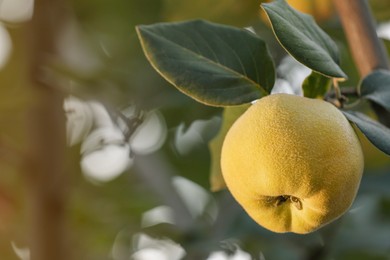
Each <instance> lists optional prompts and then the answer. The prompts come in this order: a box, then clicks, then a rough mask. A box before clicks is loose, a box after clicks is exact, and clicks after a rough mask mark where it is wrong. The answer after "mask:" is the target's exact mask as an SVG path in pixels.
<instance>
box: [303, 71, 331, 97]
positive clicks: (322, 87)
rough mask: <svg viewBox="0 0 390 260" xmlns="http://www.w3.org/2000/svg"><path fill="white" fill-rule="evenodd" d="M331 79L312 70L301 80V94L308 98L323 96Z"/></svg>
mask: <svg viewBox="0 0 390 260" xmlns="http://www.w3.org/2000/svg"><path fill="white" fill-rule="evenodd" d="M331 82H332V81H331V79H330V78H328V77H325V76H324V75H322V74H319V73H317V72H315V71H313V72H312V73H311V74H310V75H309V76H308V77H307V78H306V79H305V81H304V82H303V84H302V88H303V94H304V96H305V97H308V98H318V97H323V96H324V95H325V93H326V92H327V91H328V89H329V87H330V84H331Z"/></svg>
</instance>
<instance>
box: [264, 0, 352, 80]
mask: <svg viewBox="0 0 390 260" xmlns="http://www.w3.org/2000/svg"><path fill="white" fill-rule="evenodd" d="M262 7H263V8H264V10H265V11H266V13H267V15H268V18H269V19H270V21H271V24H272V28H273V30H274V33H275V35H276V37H277V38H278V40H279V42H280V44H281V45H282V46H283V47H284V48H285V49H286V51H287V52H289V53H290V54H291V55H292V56H293V57H294V58H295V59H297V60H298V61H299V62H301V63H302V64H304V65H306V66H307V67H309V68H311V69H312V70H314V71H317V72H319V73H321V74H324V75H326V76H329V77H335V78H347V76H346V75H345V73H344V72H343V71H342V70H341V68H340V67H339V65H338V64H339V52H338V48H337V45H336V44H335V43H334V41H333V40H332V39H331V38H330V37H329V36H328V35H327V34H326V33H325V32H324V31H323V30H322V29H321V28H320V27H319V26H318V25H317V24H316V23H315V21H314V19H313V17H311V16H309V15H306V14H303V13H301V12H298V11H296V10H295V9H293V8H291V7H290V6H289V5H288V4H287V3H286V1H285V0H276V1H273V2H272V3H267V4H262Z"/></svg>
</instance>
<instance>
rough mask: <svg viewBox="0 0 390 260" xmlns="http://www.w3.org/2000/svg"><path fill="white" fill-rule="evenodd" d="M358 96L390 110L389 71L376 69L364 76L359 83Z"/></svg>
mask: <svg viewBox="0 0 390 260" xmlns="http://www.w3.org/2000/svg"><path fill="white" fill-rule="evenodd" d="M360 96H361V97H362V98H365V99H368V100H370V101H373V102H375V103H377V104H379V105H381V106H382V107H383V108H385V109H386V110H387V111H389V112H390V72H389V71H385V70H377V71H374V72H372V73H371V74H369V75H368V76H366V77H365V78H364V79H363V80H362V81H361V83H360Z"/></svg>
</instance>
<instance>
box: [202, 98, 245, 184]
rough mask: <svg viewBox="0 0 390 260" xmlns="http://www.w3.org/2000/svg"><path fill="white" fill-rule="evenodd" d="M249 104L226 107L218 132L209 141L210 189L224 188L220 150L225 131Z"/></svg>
mask: <svg viewBox="0 0 390 260" xmlns="http://www.w3.org/2000/svg"><path fill="white" fill-rule="evenodd" d="M249 107H250V104H245V105H242V106H234V107H226V108H225V109H224V111H223V115H222V126H221V128H220V130H219V132H218V134H217V135H216V136H215V137H214V138H213V139H212V140H211V141H210V142H209V148H210V155H211V166H210V190H211V191H220V190H222V189H224V188H226V184H225V181H224V179H223V176H222V171H221V165H220V161H221V151H222V145H223V141H224V139H225V136H226V134H227V132H228V131H229V129H230V127H231V126H232V125H233V123H234V122H235V121H236V120H237V118H239V117H240V116H241V115H242V114H243V113H244V112H245V111H246V110H247V109H248V108H249Z"/></svg>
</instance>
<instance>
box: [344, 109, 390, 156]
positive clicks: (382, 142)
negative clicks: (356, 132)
mask: <svg viewBox="0 0 390 260" xmlns="http://www.w3.org/2000/svg"><path fill="white" fill-rule="evenodd" d="M342 112H343V113H344V115H345V116H346V117H347V118H348V120H349V121H351V122H353V123H355V124H356V126H357V127H358V128H359V129H360V131H362V133H363V134H364V135H365V136H366V137H367V139H368V140H370V142H371V143H372V144H373V145H375V146H376V147H377V148H378V149H379V150H381V151H382V152H384V153H386V154H388V155H390V129H389V128H387V127H385V126H384V125H382V124H380V123H378V122H376V121H374V120H372V119H371V118H369V117H368V116H366V115H364V114H362V113H359V112H355V111H342Z"/></svg>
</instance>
